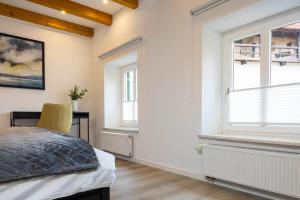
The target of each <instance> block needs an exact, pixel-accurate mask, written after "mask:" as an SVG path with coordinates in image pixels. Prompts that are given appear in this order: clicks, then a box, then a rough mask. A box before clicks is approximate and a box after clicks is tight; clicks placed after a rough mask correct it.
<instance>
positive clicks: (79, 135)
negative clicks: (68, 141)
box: [78, 118, 81, 138]
mask: <svg viewBox="0 0 300 200" xmlns="http://www.w3.org/2000/svg"><path fill="white" fill-rule="evenodd" d="M80 130H81V128H80V118H78V137H79V138H80V137H81V134H80Z"/></svg>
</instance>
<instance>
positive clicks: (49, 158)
mask: <svg viewBox="0 0 300 200" xmlns="http://www.w3.org/2000/svg"><path fill="white" fill-rule="evenodd" d="M98 166H99V163H98V160H97V157H96V155H95V152H94V149H93V148H92V146H91V145H90V144H89V143H88V142H87V141H85V140H82V139H79V138H76V137H72V136H68V135H62V134H60V133H56V132H53V131H50V130H47V129H40V128H11V129H6V130H0V183H1V182H7V181H14V180H20V179H24V178H31V177H36V176H44V175H54V174H61V173H67V172H75V171H81V170H91V169H96V168H97V167H98Z"/></svg>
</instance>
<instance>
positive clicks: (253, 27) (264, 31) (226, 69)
mask: <svg viewBox="0 0 300 200" xmlns="http://www.w3.org/2000/svg"><path fill="white" fill-rule="evenodd" d="M299 22H300V17H299V15H298V16H297V14H295V13H291V14H286V13H284V14H279V15H277V16H274V17H272V18H268V19H263V20H261V21H258V22H255V23H252V24H249V25H245V26H242V27H239V28H237V29H234V30H231V31H228V32H225V33H224V34H223V36H222V63H223V72H222V73H223V87H222V89H223V91H224V93H223V95H222V96H223V97H224V98H223V99H224V101H223V103H222V113H223V114H222V118H223V119H222V121H223V132H224V133H232V132H238V133H241V132H243V133H245V132H248V133H285V134H298V135H299V133H300V124H299V125H275V124H272V125H270V124H268V125H266V124H262V123H261V124H250V123H249V124H247V123H243V124H238V123H236V124H230V122H229V96H228V92H229V90H231V89H233V66H234V60H233V59H234V53H233V50H234V49H233V45H234V44H233V42H234V41H236V40H239V39H242V38H245V37H249V36H252V35H256V34H260V35H261V63H260V67H261V69H260V87H268V86H271V77H270V76H271V62H272V54H271V53H272V43H271V42H272V30H274V29H276V28H280V27H282V26H287V25H290V24H293V23H299Z"/></svg>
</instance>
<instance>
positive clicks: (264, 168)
mask: <svg viewBox="0 0 300 200" xmlns="http://www.w3.org/2000/svg"><path fill="white" fill-rule="evenodd" d="M203 171H204V175H205V176H208V177H212V178H216V179H221V180H225V181H228V182H233V183H237V184H241V185H246V186H250V187H253V188H258V189H262V190H266V191H270V192H274V193H278V194H282V195H286V196H291V197H296V198H300V155H299V154H293V153H285V152H275V151H267V150H266V151H264V150H256V149H243V148H235V147H226V146H218V145H205V146H204V147H203Z"/></svg>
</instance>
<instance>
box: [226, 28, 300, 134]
mask: <svg viewBox="0 0 300 200" xmlns="http://www.w3.org/2000/svg"><path fill="white" fill-rule="evenodd" d="M257 31H258V32H260V33H259V34H253V35H249V36H246V37H241V38H237V39H233V40H231V41H232V42H231V45H230V47H229V45H228V48H232V49H231V52H232V56H231V65H230V66H232V67H231V70H229V71H231V73H230V74H229V73H227V76H230V81H227V82H230V83H227V85H228V90H227V94H228V98H227V100H228V101H226V107H227V108H226V109H225V110H226V113H225V115H226V116H225V119H226V120H225V122H226V123H227V125H226V126H227V128H228V127H229V128H233V129H234V127H239V128H241V127H244V128H245V127H247V130H250V129H251V128H253V127H254V129H255V130H259V129H257V128H259V127H260V128H263V130H267V129H268V128H270V130H271V129H272V130H274V129H280V128H282V127H285V128H286V127H288V128H290V127H293V128H297V127H300V54H299V52H300V50H299V46H300V23H294V24H290V25H285V26H281V27H279V28H272V27H268V28H267V27H266V28H265V29H261V28H260V29H259V30H257ZM262 35H263V37H262ZM255 127H256V128H255ZM260 130H262V129H260Z"/></svg>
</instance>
